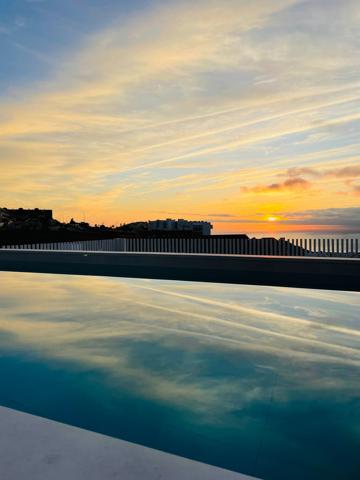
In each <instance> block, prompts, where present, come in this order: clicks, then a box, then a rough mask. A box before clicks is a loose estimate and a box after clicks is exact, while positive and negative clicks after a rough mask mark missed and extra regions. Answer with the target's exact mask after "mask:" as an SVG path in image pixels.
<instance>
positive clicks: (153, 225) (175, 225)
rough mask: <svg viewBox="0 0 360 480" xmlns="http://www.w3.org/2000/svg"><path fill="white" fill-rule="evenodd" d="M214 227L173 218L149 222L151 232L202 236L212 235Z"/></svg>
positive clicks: (207, 223) (205, 223) (199, 222)
mask: <svg viewBox="0 0 360 480" xmlns="http://www.w3.org/2000/svg"><path fill="white" fill-rule="evenodd" d="M212 228H213V226H212V225H211V223H210V222H204V221H198V222H197V221H195V222H192V221H189V220H184V219H183V218H179V219H178V220H173V219H172V218H167V219H166V220H151V221H149V222H148V229H149V231H157V230H160V231H167V232H169V231H171V232H176V231H181V232H183V231H189V232H195V233H199V234H200V235H211V229H212Z"/></svg>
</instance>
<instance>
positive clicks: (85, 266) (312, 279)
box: [0, 249, 360, 292]
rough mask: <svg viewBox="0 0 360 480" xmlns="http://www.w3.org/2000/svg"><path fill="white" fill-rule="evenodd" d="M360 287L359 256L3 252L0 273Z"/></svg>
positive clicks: (0, 257)
mask: <svg viewBox="0 0 360 480" xmlns="http://www.w3.org/2000/svg"><path fill="white" fill-rule="evenodd" d="M1 270H3V271H13V272H33V273H55V274H70V275H96V276H112V277H128V278H149V279H162V280H182V281H193V282H212V283H233V284H247V285H268V286H280V287H293V288H315V289H326V290H345V291H357V292H359V291H360V259H357V258H351V259H348V258H313V257H268V256H254V255H251V256H246V255H219V254H210V255H209V254H178V253H123V252H121V253H119V252H90V251H89V252H86V251H51V250H50V251H44V250H11V249H10V250H0V271H1Z"/></svg>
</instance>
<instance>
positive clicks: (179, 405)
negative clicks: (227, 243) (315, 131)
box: [0, 272, 360, 480]
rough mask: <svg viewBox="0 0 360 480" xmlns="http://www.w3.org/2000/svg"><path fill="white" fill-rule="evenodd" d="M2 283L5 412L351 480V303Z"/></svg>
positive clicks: (357, 375)
mask: <svg viewBox="0 0 360 480" xmlns="http://www.w3.org/2000/svg"><path fill="white" fill-rule="evenodd" d="M0 282H1V285H2V288H1V291H0V375H1V380H2V382H1V385H2V386H1V391H0V404H2V405H7V406H10V407H13V408H18V409H21V410H24V411H29V412H31V413H36V414H39V415H42V416H45V417H49V418H53V419H56V420H59V421H63V422H66V423H70V424H73V425H78V426H81V427H84V428H88V429H91V430H95V431H99V432H102V433H106V434H109V435H113V436H116V437H119V438H123V439H126V440H130V441H134V442H137V443H141V444H145V445H149V446H152V447H154V448H159V449H162V450H166V451H171V452H174V453H177V454H180V455H183V456H187V457H191V458H195V459H198V460H201V461H205V462H208V463H212V464H216V465H219V466H222V467H225V468H230V469H233V470H238V471H241V472H244V473H249V474H253V475H256V476H259V477H261V478H265V479H275V478H276V479H289V478H292V479H300V478H301V479H303V478H306V479H309V480H310V479H322V478H327V479H329V478H334V479H339V478H342V479H346V478H349V479H358V478H359V476H360V474H359V472H360V461H359V457H358V451H359V449H360V398H359V392H360V349H359V346H360V330H359V314H358V312H359V306H360V295H359V294H356V293H355V294H354V293H346V292H327V291H314V290H297V289H284V288H274V287H254V286H234V285H218V284H200V283H188V282H170V281H153V280H151V281H150V280H137V279H136V280H134V279H131V280H130V279H112V278H96V277H77V276H69V275H65V276H61V275H58V276H57V275H39V274H21V273H5V272H1V273H0Z"/></svg>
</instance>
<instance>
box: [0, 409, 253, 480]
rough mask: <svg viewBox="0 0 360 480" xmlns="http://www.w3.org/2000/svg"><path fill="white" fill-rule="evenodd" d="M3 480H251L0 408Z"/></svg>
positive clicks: (0, 450) (0, 465) (0, 469)
mask: <svg viewBox="0 0 360 480" xmlns="http://www.w3.org/2000/svg"><path fill="white" fill-rule="evenodd" d="M0 471H1V474H0V478H1V480H64V479H66V480H110V479H111V480H116V479H119V480H120V479H121V480H250V479H254V477H249V476H246V475H241V474H239V473H235V472H230V471H228V470H223V469H221V468H217V467H213V466H210V465H206V464H204V463H200V462H195V461H192V460H188V459H185V458H182V457H178V456H176V455H171V454H168V453H164V452H160V451H158V450H153V449H151V448H146V447H143V446H140V445H136V444H133V443H129V442H125V441H123V440H118V439H115V438H111V437H107V436H105V435H100V434H97V433H94V432H90V431H88V430H82V429H80V428H76V427H72V426H69V425H64V424H62V423H58V422H54V421H52V420H47V419H44V418H41V417H37V416H34V415H29V414H27V413H23V412H19V411H16V410H12V409H9V408H5V407H0Z"/></svg>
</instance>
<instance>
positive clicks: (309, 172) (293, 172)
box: [284, 165, 360, 179]
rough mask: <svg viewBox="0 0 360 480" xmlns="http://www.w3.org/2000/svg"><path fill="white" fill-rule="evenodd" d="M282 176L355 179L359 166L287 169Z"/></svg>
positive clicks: (359, 173)
mask: <svg viewBox="0 0 360 480" xmlns="http://www.w3.org/2000/svg"><path fill="white" fill-rule="evenodd" d="M284 175H288V176H289V177H297V176H298V175H304V176H309V177H314V178H320V177H322V178H345V179H348V178H350V179H351V178H357V177H359V176H360V165H349V166H346V167H340V168H330V169H325V170H320V169H315V168H307V167H304V168H299V167H294V168H289V169H288V170H287V171H286V172H285V173H284Z"/></svg>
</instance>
